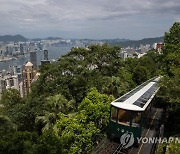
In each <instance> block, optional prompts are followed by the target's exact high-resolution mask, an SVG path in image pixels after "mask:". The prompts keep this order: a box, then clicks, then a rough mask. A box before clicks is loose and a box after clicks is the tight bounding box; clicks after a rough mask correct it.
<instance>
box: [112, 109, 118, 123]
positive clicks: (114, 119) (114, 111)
mask: <svg viewBox="0 0 180 154" xmlns="http://www.w3.org/2000/svg"><path fill="white" fill-rule="evenodd" d="M111 120H112V121H115V122H116V120H117V108H115V107H111Z"/></svg>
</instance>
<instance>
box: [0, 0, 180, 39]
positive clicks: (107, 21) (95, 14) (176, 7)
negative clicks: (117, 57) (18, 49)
mask: <svg viewBox="0 0 180 154" xmlns="http://www.w3.org/2000/svg"><path fill="white" fill-rule="evenodd" d="M0 2H1V5H0V19H1V21H0V23H1V30H0V35H7V34H10V35H15V34H22V35H24V36H26V37H28V38H36V37H48V36H60V37H63V38H92V39H104V38H128V39H142V38H146V37H157V36H163V35H164V32H165V31H168V30H169V27H170V26H171V25H172V23H173V22H175V21H179V20H180V1H179V0H171V1H168V0H151V1H148V0H133V1H131V0H91V1H89V0H65V1H64V0H51V1H48V0H31V1H28V0H0Z"/></svg>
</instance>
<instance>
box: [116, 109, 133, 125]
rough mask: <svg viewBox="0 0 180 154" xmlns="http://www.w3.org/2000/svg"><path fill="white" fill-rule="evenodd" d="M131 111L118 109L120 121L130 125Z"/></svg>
mask: <svg viewBox="0 0 180 154" xmlns="http://www.w3.org/2000/svg"><path fill="white" fill-rule="evenodd" d="M130 121H131V111H128V110H123V109H119V110H118V123H119V124H122V125H126V126H130Z"/></svg>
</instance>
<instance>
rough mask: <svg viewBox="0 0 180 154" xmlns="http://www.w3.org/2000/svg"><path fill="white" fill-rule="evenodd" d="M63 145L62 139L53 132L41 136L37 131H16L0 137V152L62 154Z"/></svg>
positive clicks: (10, 153)
mask: <svg viewBox="0 0 180 154" xmlns="http://www.w3.org/2000/svg"><path fill="white" fill-rule="evenodd" d="M61 147H62V146H61V141H60V140H59V139H58V138H57V137H56V136H55V135H54V134H52V133H51V132H46V133H45V134H43V135H42V136H41V137H38V135H37V134H36V133H30V132H14V133H9V134H6V135H3V136H1V138H0V153H8V154H39V153H44V154H57V153H58V154H60V153H61Z"/></svg>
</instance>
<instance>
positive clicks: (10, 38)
mask: <svg viewBox="0 0 180 154" xmlns="http://www.w3.org/2000/svg"><path fill="white" fill-rule="evenodd" d="M27 40H28V39H27V38H25V37H24V36H22V35H4V36H0V42H10V41H13V42H19V41H21V42H25V41H27Z"/></svg>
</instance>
